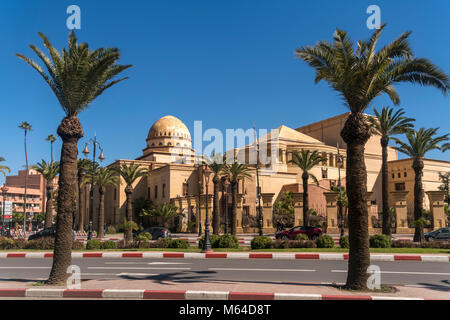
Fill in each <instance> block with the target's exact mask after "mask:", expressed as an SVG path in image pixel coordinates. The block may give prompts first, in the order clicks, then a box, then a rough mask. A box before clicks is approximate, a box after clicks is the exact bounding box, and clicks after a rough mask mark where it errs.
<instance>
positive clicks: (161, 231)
mask: <svg viewBox="0 0 450 320" xmlns="http://www.w3.org/2000/svg"><path fill="white" fill-rule="evenodd" d="M142 232H148V233H150V234H151V235H152V240H158V239H159V238H170V237H171V236H172V234H171V233H170V231H169V229H167V228H163V227H150V228H146V229H144V230H142V231H138V232H136V233H135V234H134V235H135V236H137V235H138V234H140V233H142Z"/></svg>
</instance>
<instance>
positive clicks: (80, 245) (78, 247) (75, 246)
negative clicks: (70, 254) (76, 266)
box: [72, 240, 84, 250]
mask: <svg viewBox="0 0 450 320" xmlns="http://www.w3.org/2000/svg"><path fill="white" fill-rule="evenodd" d="M83 248H84V246H83V243H82V242H80V241H78V240H75V241H74V242H72V250H81V249H83Z"/></svg>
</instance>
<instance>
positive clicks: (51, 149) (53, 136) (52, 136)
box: [45, 134, 56, 162]
mask: <svg viewBox="0 0 450 320" xmlns="http://www.w3.org/2000/svg"><path fill="white" fill-rule="evenodd" d="M45 141H49V142H50V156H51V161H52V162H53V142H55V141H56V137H55V135H53V134H49V135H48V137H47V138H45Z"/></svg>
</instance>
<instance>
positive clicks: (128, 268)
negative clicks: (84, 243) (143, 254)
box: [88, 267, 191, 270]
mask: <svg viewBox="0 0 450 320" xmlns="http://www.w3.org/2000/svg"><path fill="white" fill-rule="evenodd" d="M88 269H105V270H108V269H111V270H191V268H165V267H161V268H149V267H88Z"/></svg>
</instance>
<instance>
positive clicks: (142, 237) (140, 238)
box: [134, 232, 152, 242]
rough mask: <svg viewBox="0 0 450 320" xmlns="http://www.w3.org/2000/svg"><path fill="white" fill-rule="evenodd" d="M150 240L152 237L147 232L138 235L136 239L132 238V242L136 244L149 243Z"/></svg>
mask: <svg viewBox="0 0 450 320" xmlns="http://www.w3.org/2000/svg"><path fill="white" fill-rule="evenodd" d="M150 240H152V235H151V234H150V233H148V232H142V233H139V234H138V235H137V236H136V237H134V241H137V242H149V241H150Z"/></svg>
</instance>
